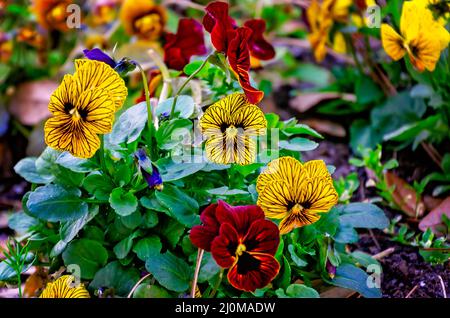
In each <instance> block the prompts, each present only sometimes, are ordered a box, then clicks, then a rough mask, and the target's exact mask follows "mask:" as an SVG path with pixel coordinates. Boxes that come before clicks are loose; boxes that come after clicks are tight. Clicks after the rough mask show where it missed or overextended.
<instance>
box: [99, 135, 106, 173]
mask: <svg viewBox="0 0 450 318" xmlns="http://www.w3.org/2000/svg"><path fill="white" fill-rule="evenodd" d="M99 156H100V165H101V167H102V170H103V173H104V174H105V175H107V174H108V169H107V168H106V161H105V137H104V136H103V135H100V152H99Z"/></svg>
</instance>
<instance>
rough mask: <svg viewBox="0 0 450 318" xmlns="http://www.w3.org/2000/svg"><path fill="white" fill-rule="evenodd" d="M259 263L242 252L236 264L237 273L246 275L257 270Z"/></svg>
mask: <svg viewBox="0 0 450 318" xmlns="http://www.w3.org/2000/svg"><path fill="white" fill-rule="evenodd" d="M260 265H261V262H260V261H259V260H257V259H256V258H254V257H253V256H252V255H251V254H249V253H247V252H242V254H241V256H239V258H238V262H237V272H238V273H239V274H241V275H246V274H247V273H248V272H251V271H255V270H258V269H259V267H260Z"/></svg>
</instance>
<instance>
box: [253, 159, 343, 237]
mask: <svg viewBox="0 0 450 318" xmlns="http://www.w3.org/2000/svg"><path fill="white" fill-rule="evenodd" d="M256 190H257V191H258V194H259V197H258V202H257V204H258V205H259V206H260V207H261V208H262V209H263V211H264V213H265V215H266V216H267V217H268V218H272V219H281V222H280V224H279V228H280V233H281V234H286V233H289V232H290V231H292V230H293V229H294V228H297V227H301V226H305V225H308V224H312V223H314V222H316V221H317V220H319V218H320V214H319V213H325V212H328V211H329V210H330V209H331V208H332V207H333V206H334V205H335V204H336V203H337V201H338V194H337V192H336V190H335V189H334V186H333V180H332V178H331V175H330V173H329V172H328V170H327V167H326V165H325V163H324V162H323V161H322V160H312V161H309V162H306V163H305V164H302V163H300V162H299V161H298V160H296V159H295V158H292V157H281V158H279V159H276V160H273V161H272V162H270V163H269V164H268V166H267V168H266V170H265V171H263V173H261V174H260V176H259V177H258V181H257V184H256Z"/></svg>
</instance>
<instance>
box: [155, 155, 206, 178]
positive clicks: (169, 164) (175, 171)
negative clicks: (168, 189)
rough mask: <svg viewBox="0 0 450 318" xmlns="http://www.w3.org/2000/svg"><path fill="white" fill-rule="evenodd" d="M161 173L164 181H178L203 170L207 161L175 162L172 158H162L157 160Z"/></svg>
mask: <svg viewBox="0 0 450 318" xmlns="http://www.w3.org/2000/svg"><path fill="white" fill-rule="evenodd" d="M156 165H157V166H158V167H159V173H160V174H161V178H162V180H163V181H164V182H168V181H176V180H180V179H182V178H185V177H187V176H190V175H193V174H194V173H196V172H198V171H200V170H202V169H203V168H204V167H205V166H206V163H205V162H202V163H184V162H175V161H173V159H172V158H162V159H159V160H158V161H156Z"/></svg>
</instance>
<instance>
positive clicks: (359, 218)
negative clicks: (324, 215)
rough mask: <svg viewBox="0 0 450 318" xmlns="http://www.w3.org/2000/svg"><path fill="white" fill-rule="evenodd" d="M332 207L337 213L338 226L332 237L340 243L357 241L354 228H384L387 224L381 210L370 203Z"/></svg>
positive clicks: (387, 221)
mask: <svg viewBox="0 0 450 318" xmlns="http://www.w3.org/2000/svg"><path fill="white" fill-rule="evenodd" d="M334 209H336V210H337V211H338V213H339V227H338V230H337V232H336V234H335V236H334V239H335V240H336V241H338V242H340V243H355V242H357V241H358V233H357V232H356V231H355V228H368V229H373V228H377V229H384V228H386V227H388V226H389V220H388V218H387V217H386V216H385V214H384V212H383V210H381V209H380V208H379V207H377V206H376V205H373V204H370V203H350V204H347V205H341V206H337V207H335V208H334Z"/></svg>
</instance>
